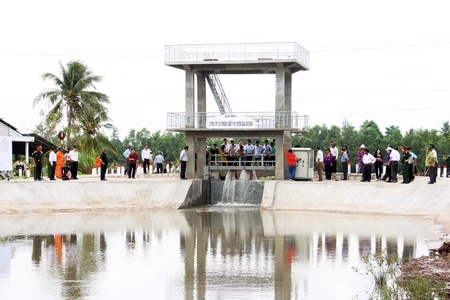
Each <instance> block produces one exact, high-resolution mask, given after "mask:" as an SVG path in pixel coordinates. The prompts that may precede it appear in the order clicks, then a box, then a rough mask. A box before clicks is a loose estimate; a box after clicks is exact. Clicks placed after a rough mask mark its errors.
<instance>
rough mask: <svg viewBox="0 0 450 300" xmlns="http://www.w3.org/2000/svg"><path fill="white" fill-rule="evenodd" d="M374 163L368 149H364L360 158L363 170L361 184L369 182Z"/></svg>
mask: <svg viewBox="0 0 450 300" xmlns="http://www.w3.org/2000/svg"><path fill="white" fill-rule="evenodd" d="M375 161H376V159H375V157H374V156H373V155H372V154H370V152H369V149H367V148H365V149H364V155H363V157H362V164H363V170H362V179H361V182H370V179H371V178H372V174H371V173H372V165H373V164H374V163H375Z"/></svg>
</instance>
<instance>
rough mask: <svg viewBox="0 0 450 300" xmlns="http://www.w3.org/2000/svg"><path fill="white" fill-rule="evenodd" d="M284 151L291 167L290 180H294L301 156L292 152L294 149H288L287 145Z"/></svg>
mask: <svg viewBox="0 0 450 300" xmlns="http://www.w3.org/2000/svg"><path fill="white" fill-rule="evenodd" d="M283 152H284V155H285V156H286V159H287V163H288V168H289V180H290V181H292V180H294V179H295V170H296V169H297V162H299V161H301V160H302V159H301V158H297V156H296V155H295V154H294V153H293V152H292V149H289V151H286V145H283Z"/></svg>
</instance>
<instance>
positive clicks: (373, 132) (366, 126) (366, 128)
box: [358, 120, 387, 153]
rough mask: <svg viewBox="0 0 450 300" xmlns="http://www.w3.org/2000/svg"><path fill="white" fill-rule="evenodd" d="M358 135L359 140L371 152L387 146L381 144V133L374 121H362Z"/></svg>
mask: <svg viewBox="0 0 450 300" xmlns="http://www.w3.org/2000/svg"><path fill="white" fill-rule="evenodd" d="M358 137H359V140H360V142H361V143H362V144H364V145H365V146H366V148H369V150H370V152H371V153H374V152H375V150H376V149H377V148H380V149H383V148H384V147H386V146H387V145H385V146H383V145H382V143H383V134H382V133H381V131H380V128H379V127H378V125H377V123H375V121H368V120H366V121H364V123H363V124H362V125H361V128H360V130H359V134H358Z"/></svg>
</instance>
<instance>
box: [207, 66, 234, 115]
mask: <svg viewBox="0 0 450 300" xmlns="http://www.w3.org/2000/svg"><path fill="white" fill-rule="evenodd" d="M206 81H208V84H209V87H210V89H211V92H212V94H213V96H214V100H216V103H217V107H218V108H219V111H220V114H222V115H225V114H232V113H233V112H232V111H231V107H230V104H229V103H228V99H227V96H226V95H225V91H224V90H223V87H222V84H221V83H220V80H219V76H217V74H209V75H208V76H206Z"/></svg>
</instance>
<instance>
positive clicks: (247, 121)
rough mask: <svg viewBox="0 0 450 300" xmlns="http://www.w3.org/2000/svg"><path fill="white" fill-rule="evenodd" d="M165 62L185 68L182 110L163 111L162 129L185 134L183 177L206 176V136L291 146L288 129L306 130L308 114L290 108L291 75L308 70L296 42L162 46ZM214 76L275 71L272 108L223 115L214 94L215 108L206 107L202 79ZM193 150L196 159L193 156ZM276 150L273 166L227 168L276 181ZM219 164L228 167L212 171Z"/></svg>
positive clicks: (280, 160) (279, 161)
mask: <svg viewBox="0 0 450 300" xmlns="http://www.w3.org/2000/svg"><path fill="white" fill-rule="evenodd" d="M165 65H167V66H170V67H174V68H177V69H180V70H182V71H184V72H185V111H184V112H169V113H168V114H167V131H172V132H184V133H185V135H186V144H187V146H189V148H190V149H192V150H191V151H188V155H189V159H188V164H187V171H186V173H187V174H186V175H187V177H188V178H204V177H206V176H208V172H209V171H210V168H209V167H208V166H207V162H206V149H207V145H206V139H207V138H213V137H235V138H240V137H261V138H262V137H273V138H275V140H276V143H277V145H278V146H280V145H283V144H286V145H291V136H292V133H306V132H307V130H308V117H307V116H305V115H299V114H298V113H297V112H294V111H292V75H293V74H295V73H296V72H298V71H307V70H309V52H308V51H306V50H305V49H304V48H302V47H301V46H300V45H298V44H297V43H293V42H288V43H242V44H200V45H168V46H166V47H165ZM220 74H227V75H232V74H235V75H246V74H250V75H251V74H271V75H275V87H276V89H275V99H274V100H275V101H274V103H275V105H274V111H272V112H233V113H232V114H231V113H228V114H224V109H220V108H221V107H220V106H221V105H222V107H223V105H227V103H223V102H220V99H219V98H216V97H215V98H216V99H215V100H216V103H217V104H218V106H219V110H220V112H217V113H216V112H210V111H208V109H207V107H206V83H207V82H208V83H209V81H210V78H212V77H214V78H215V77H216V76H217V75H220ZM209 84H210V83H209ZM210 86H211V84H210ZM213 95H214V91H213ZM228 111H231V109H230V108H229V109H228ZM194 145H197V147H194ZM196 148H197V149H198V152H197V159H194V151H193V150H194V149H196ZM279 149H280V150H279V151H276V153H275V162H276V163H275V166H268V167H264V168H261V167H258V166H235V167H233V169H234V170H241V169H244V168H245V169H246V170H250V171H251V170H255V171H257V172H262V171H264V176H267V175H273V176H275V179H277V180H282V179H284V178H285V176H286V173H287V171H286V167H285V163H284V155H283V152H282V151H281V149H282V148H281V147H280V148H279ZM196 164H197V165H196ZM205 166H206V167H205ZM222 168H224V170H223V171H225V169H229V168H228V167H226V166H224V167H222V166H216V167H215V169H216V170H215V171H221V169H222ZM258 169H259V170H258ZM261 169H263V170H261ZM195 170H197V171H196V172H195Z"/></svg>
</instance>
